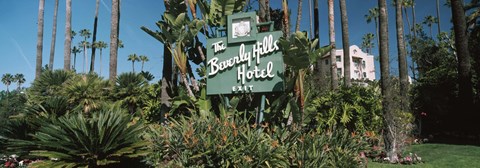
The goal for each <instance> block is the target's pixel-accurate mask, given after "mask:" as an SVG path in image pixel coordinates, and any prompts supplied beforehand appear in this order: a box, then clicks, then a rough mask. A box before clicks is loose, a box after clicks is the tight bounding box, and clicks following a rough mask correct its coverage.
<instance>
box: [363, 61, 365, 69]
mask: <svg viewBox="0 0 480 168" xmlns="http://www.w3.org/2000/svg"><path fill="white" fill-rule="evenodd" d="M362 67H363V69H365V60H364V61H362Z"/></svg>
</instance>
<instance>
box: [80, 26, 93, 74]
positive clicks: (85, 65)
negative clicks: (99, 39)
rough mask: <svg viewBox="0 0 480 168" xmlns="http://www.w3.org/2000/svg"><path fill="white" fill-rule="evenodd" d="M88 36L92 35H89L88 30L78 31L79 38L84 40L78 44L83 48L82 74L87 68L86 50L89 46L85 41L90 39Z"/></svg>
mask: <svg viewBox="0 0 480 168" xmlns="http://www.w3.org/2000/svg"><path fill="white" fill-rule="evenodd" d="M90 35H92V33H90V30H88V29H82V30H80V36H82V37H83V38H84V40H83V41H81V42H80V44H79V45H81V46H82V47H83V66H84V68H83V72H85V70H86V69H87V67H88V63H87V62H88V58H87V48H90V47H91V45H90V43H89V42H88V41H87V39H88V38H90Z"/></svg>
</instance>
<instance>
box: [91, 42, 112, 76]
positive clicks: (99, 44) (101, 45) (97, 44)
mask: <svg viewBox="0 0 480 168" xmlns="http://www.w3.org/2000/svg"><path fill="white" fill-rule="evenodd" d="M93 46H94V47H95V48H98V49H99V50H100V60H99V61H100V72H99V73H98V74H100V76H102V51H103V49H105V48H107V47H108V44H107V43H106V42H104V41H98V42H95V43H94V44H93Z"/></svg>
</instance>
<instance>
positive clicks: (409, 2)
mask: <svg viewBox="0 0 480 168" xmlns="http://www.w3.org/2000/svg"><path fill="white" fill-rule="evenodd" d="M400 2H401V5H402V8H403V12H404V13H405V19H406V21H407V26H408V32H409V34H410V31H411V29H412V26H411V25H410V18H409V17H408V11H407V8H408V7H412V6H413V0H401V1H400Z"/></svg>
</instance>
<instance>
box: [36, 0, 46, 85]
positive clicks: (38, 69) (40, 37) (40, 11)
mask: <svg viewBox="0 0 480 168" xmlns="http://www.w3.org/2000/svg"><path fill="white" fill-rule="evenodd" d="M44 7H45V0H39V5H38V31H37V60H36V65H35V79H36V78H38V77H40V74H42V58H43V57H42V52H43V14H44Z"/></svg>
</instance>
